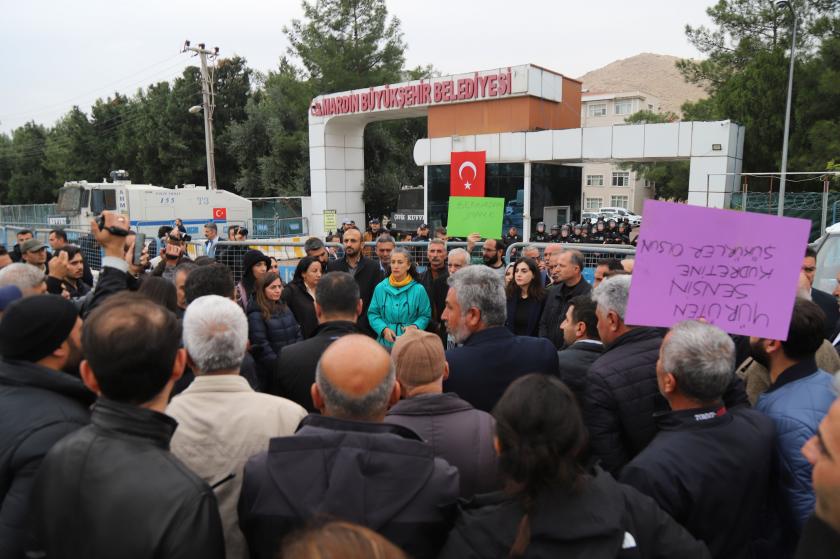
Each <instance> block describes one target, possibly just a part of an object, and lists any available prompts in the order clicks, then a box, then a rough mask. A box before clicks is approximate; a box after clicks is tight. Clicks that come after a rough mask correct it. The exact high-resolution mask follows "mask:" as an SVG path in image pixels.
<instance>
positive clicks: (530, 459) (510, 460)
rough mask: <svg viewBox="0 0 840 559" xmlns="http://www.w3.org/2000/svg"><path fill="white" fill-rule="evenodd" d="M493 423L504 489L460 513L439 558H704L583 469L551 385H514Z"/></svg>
mask: <svg viewBox="0 0 840 559" xmlns="http://www.w3.org/2000/svg"><path fill="white" fill-rule="evenodd" d="M493 417H494V418H495V420H496V439H495V441H494V447H495V449H496V453H497V454H498V455H499V469H500V471H501V473H502V476H503V477H504V478H505V482H506V485H505V491H504V492H499V493H489V494H485V495H478V496H476V497H474V498H473V500H472V501H469V502H466V503H464V504H463V505H462V506H463V508H462V509H461V514H460V518H459V519H458V520H457V522H456V523H455V528H454V529H453V530H452V532H450V534H449V539H448V540H447V542H446V544H445V545H444V547H443V550H442V551H441V553H440V555H439V557H440V558H441V559H454V558H458V559H460V558H462V557H472V558H475V559H482V558H485V557H486V558H488V559H489V558H497V557H565V558H578V559H584V558H587V559H589V558H601V557H603V558H607V557H609V558H614V557H615V558H618V557H638V558H641V559H645V558H653V557H680V558H681V559H708V558H710V557H711V555H710V554H709V550H708V549H707V548H706V546H705V545H704V544H703V543H702V542H698V541H697V540H695V539H694V538H693V537H692V536H691V535H690V534H689V533H688V532H687V531H686V530H685V528H683V527H682V526H680V525H679V524H677V523H676V522H675V521H674V519H673V518H671V517H670V516H668V514H667V513H665V512H664V511H663V510H662V509H660V508H659V506H658V505H657V504H656V503H655V502H654V501H653V499H651V498H650V497H647V496H645V495H642V494H641V493H639V492H638V491H636V490H635V489H633V488H632V487H629V486H627V485H622V484H620V483H618V482H616V481H615V479H613V478H612V476H610V475H609V474H607V473H605V472H604V471H603V470H601V469H600V468H598V467H597V466H595V467H594V468H591V469H589V468H587V467H586V466H585V464H584V460H583V455H584V454H585V447H586V437H587V435H586V427H585V426H584V424H583V419H582V417H581V414H580V409H579V408H578V405H577V402H575V397H574V396H573V395H572V392H571V391H570V390H569V388H568V387H567V386H566V385H565V384H563V383H562V382H561V381H560V380H559V379H557V378H554V377H550V376H546V375H540V374H531V375H527V376H524V377H522V378H519V379H518V380H516V381H514V382H513V384H511V385H510V386H509V387H508V389H507V390H506V391H505V394H504V396H502V398H501V400H499V402H498V404H496V407H495V408H494V409H493Z"/></svg>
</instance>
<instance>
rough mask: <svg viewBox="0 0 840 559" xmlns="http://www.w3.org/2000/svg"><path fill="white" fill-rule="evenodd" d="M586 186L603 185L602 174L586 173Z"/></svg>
mask: <svg viewBox="0 0 840 559" xmlns="http://www.w3.org/2000/svg"><path fill="white" fill-rule="evenodd" d="M586 186H604V175H586Z"/></svg>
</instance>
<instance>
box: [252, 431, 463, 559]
mask: <svg viewBox="0 0 840 559" xmlns="http://www.w3.org/2000/svg"><path fill="white" fill-rule="evenodd" d="M457 497H458V471H457V470H456V469H455V468H454V467H452V466H450V465H449V464H447V463H446V462H445V461H444V460H442V459H440V458H435V456H434V454H433V453H432V449H431V447H429V446H428V445H426V444H424V443H422V442H421V441H420V439H419V437H417V435H416V434H414V433H413V432H411V431H410V430H408V429H406V428H404V427H401V426H399V425H388V424H385V423H367V422H360V421H346V420H341V419H336V418H333V417H323V416H320V415H309V416H307V417H305V418H304V419H303V421H302V422H301V426H300V428H299V429H298V432H297V433H296V434H295V435H294V436H292V437H278V438H275V439H271V441H270V442H269V447H268V451H267V452H262V453H260V454H257V455H256V456H254V457H252V458H251V459H250V460H249V461H248V463H247V464H246V465H245V473H244V476H243V483H242V494H241V496H240V498H239V526H240V528H241V529H242V533H243V534H244V535H245V539H246V540H247V541H248V548H249V549H250V552H251V557H252V559H269V558H271V559H274V558H275V557H277V548H278V543H279V542H280V540H281V539H282V538H283V536H285V535H286V534H288V533H289V532H291V531H293V530H294V529H296V528H298V527H300V526H302V525H304V524H305V523H306V522H307V521H309V520H311V519H313V518H314V517H316V516H321V517H323V516H327V517H335V518H339V519H342V520H346V521H349V522H355V523H357V524H361V525H363V526H367V527H368V528H370V529H372V530H375V531H377V532H379V533H380V534H382V535H383V536H385V537H386V538H388V539H389V540H391V541H392V542H393V543H395V544H396V545H398V546H400V547H401V548H403V549H404V550H405V551H406V553H408V554H409V555H410V556H411V557H414V558H415V559H422V558H424V557H436V556H437V553H438V550H439V549H440V546H441V545H442V544H443V541H444V539H445V538H446V534H447V533H448V532H449V529H450V527H451V525H452V524H451V512H454V511H453V510H452V509H454V506H455V501H456V500H457Z"/></svg>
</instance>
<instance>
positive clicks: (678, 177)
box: [622, 111, 689, 200]
mask: <svg viewBox="0 0 840 559" xmlns="http://www.w3.org/2000/svg"><path fill="white" fill-rule="evenodd" d="M677 120H679V117H678V116H677V115H675V114H674V113H671V112H665V113H656V112H653V111H639V112H637V113H633V114H632V115H630V116H628V117H627V118H626V119H625V120H624V121H625V122H626V123H627V124H656V123H663V122H675V121H677ZM622 168H624V169H631V170H632V171H633V172H635V173H636V175H637V176H638V177H639V178H642V179H646V180H648V181H652V182H653V183H654V184H655V190H654V192H655V194H654V197H655V198H659V199H663V200H687V199H688V175H689V162H688V161H667V162H661V163H650V162H636V163H626V164H624V165H622Z"/></svg>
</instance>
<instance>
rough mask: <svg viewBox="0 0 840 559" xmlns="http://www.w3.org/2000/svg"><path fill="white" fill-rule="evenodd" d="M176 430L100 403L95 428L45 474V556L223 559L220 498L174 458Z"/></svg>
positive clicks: (55, 452)
mask: <svg viewBox="0 0 840 559" xmlns="http://www.w3.org/2000/svg"><path fill="white" fill-rule="evenodd" d="M176 426H177V423H176V422H175V420H174V419H172V418H171V417H169V416H168V415H164V414H162V413H158V412H155V411H152V410H148V409H144V408H139V407H136V406H130V405H126V404H120V403H117V402H112V401H109V400H106V399H100V400H99V401H98V402H97V403H96V405H94V407H93V414H92V415H91V425H89V426H87V427H84V428H82V429H80V430H78V431H76V432H75V433H73V434H72V435H70V436H68V437H66V438H65V439H64V440H62V441H61V442H60V443H58V444H56V445H55V446H54V447H53V449H52V450H51V451H50V453H49V454H48V455H47V457H46V458H45V459H44V462H43V464H42V465H41V469H40V471H39V472H38V476H37V478H36V481H35V489H34V491H33V499H32V509H33V522H34V524H35V532H36V536H37V541H38V543H39V544H40V545H39V546H37V547H36V549H35V550H36V551H40V552H43V553H46V557H49V558H50V559H60V558H62V557H67V558H68V559H71V558H72V559H77V558H79V557H86V558H90V559H96V558H106V557H115V556H118V557H120V558H121V559H131V558H134V557H136V558H138V559H139V558H144V559H146V558H149V557H177V558H179V559H181V558H183V559H187V558H195V559H214V558H219V559H221V558H223V557H224V555H225V547H224V538H223V536H222V524H221V520H220V518H219V508H218V505H217V504H216V497H215V496H214V495H213V491H212V490H211V489H210V487H209V486H208V485H207V484H206V483H205V482H204V481H202V480H201V478H199V477H198V476H197V475H195V474H194V473H192V471H190V470H189V468H187V467H186V466H185V465H184V464H183V463H181V461H180V460H178V459H177V458H175V456H174V455H173V454H172V453H170V452H169V440H170V438H171V437H172V433H173V432H174V431H175V427H176Z"/></svg>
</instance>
